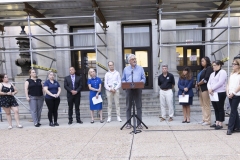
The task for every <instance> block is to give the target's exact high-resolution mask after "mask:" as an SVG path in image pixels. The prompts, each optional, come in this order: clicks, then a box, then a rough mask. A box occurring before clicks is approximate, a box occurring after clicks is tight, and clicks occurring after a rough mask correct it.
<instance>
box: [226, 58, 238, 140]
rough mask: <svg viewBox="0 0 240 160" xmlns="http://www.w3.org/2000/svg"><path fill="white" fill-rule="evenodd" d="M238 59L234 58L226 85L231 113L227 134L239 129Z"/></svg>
mask: <svg viewBox="0 0 240 160" xmlns="http://www.w3.org/2000/svg"><path fill="white" fill-rule="evenodd" d="M239 65H240V59H234V61H233V63H232V73H231V75H230V78H229V81H228V85H227V96H228V98H229V102H230V106H231V113H230V118H229V122H228V130H227V135H231V134H232V132H234V131H235V132H237V131H240V123H239V115H238V105H239V102H240V66H239Z"/></svg>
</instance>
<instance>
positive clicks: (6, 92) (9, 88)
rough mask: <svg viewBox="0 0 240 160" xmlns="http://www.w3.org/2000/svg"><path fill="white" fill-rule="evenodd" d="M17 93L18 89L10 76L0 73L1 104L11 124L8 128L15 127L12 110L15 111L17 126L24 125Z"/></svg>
mask: <svg viewBox="0 0 240 160" xmlns="http://www.w3.org/2000/svg"><path fill="white" fill-rule="evenodd" d="M15 94H17V90H16V88H15V87H14V86H13V85H12V84H11V83H9V81H8V76H7V75H6V74H0V106H1V107H2V108H3V110H4V111H5V112H6V117H7V121H8V124H9V126H8V129H12V128H13V127H12V116H11V110H12V111H13V112H14V117H15V120H16V123H17V128H22V127H23V126H22V125H21V124H20V123H19V113H18V103H17V101H16V99H15V98H14V95H15Z"/></svg>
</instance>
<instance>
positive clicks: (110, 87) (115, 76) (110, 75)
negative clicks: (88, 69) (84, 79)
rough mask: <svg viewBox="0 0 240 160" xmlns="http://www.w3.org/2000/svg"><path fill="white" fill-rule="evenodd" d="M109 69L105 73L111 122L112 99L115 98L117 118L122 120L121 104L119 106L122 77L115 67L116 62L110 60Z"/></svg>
mask: <svg viewBox="0 0 240 160" xmlns="http://www.w3.org/2000/svg"><path fill="white" fill-rule="evenodd" d="M108 68H109V71H108V72H107V73H106V74H105V79H104V80H105V81H104V87H105V88H106V95H107V100H108V120H107V122H108V123H109V122H111V117H112V99H113V98H114V102H115V106H116V112H117V120H118V121H119V122H122V120H121V118H120V106H119V88H120V87H121V77H120V74H119V72H118V71H116V70H115V69H114V62H112V61H109V62H108Z"/></svg>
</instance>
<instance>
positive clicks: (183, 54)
mask: <svg viewBox="0 0 240 160" xmlns="http://www.w3.org/2000/svg"><path fill="white" fill-rule="evenodd" d="M176 53H177V70H178V71H179V72H181V71H182V70H183V69H184V68H185V67H187V66H188V67H189V68H190V69H191V70H192V73H193V77H194V84H195V82H196V79H197V74H198V72H199V71H200V70H201V68H202V67H201V58H202V57H204V55H205V54H204V47H203V46H184V47H181V46H179V47H176ZM193 86H194V85H193Z"/></svg>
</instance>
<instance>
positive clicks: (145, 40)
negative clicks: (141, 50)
mask: <svg viewBox="0 0 240 160" xmlns="http://www.w3.org/2000/svg"><path fill="white" fill-rule="evenodd" d="M123 33H124V47H143V46H150V29H149V26H124V28H123Z"/></svg>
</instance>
